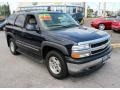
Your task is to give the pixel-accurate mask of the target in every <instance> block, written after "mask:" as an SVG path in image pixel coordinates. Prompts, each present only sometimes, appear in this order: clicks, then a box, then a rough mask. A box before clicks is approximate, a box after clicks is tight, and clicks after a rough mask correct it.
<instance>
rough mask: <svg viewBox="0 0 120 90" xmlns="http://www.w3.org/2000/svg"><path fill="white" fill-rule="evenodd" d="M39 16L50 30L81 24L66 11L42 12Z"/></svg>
mask: <svg viewBox="0 0 120 90" xmlns="http://www.w3.org/2000/svg"><path fill="white" fill-rule="evenodd" d="M38 16H39V19H40V21H42V24H43V25H44V26H45V28H46V29H48V30H57V29H61V28H70V27H76V26H79V24H78V23H77V22H76V21H75V20H74V19H73V18H72V17H71V16H70V15H69V14H65V13H41V14H39V15H38Z"/></svg>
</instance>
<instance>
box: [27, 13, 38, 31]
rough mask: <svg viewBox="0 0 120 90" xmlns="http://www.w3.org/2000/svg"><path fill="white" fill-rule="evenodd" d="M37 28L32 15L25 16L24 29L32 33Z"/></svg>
mask: <svg viewBox="0 0 120 90" xmlns="http://www.w3.org/2000/svg"><path fill="white" fill-rule="evenodd" d="M36 27H37V21H36V18H35V16H34V15H27V18H26V23H25V28H26V29H27V30H29V31H30V30H31V31H34V30H35V29H36Z"/></svg>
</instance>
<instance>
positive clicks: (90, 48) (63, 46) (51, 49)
mask: <svg viewBox="0 0 120 90" xmlns="http://www.w3.org/2000/svg"><path fill="white" fill-rule="evenodd" d="M5 32H6V39H7V43H8V47H9V48H10V51H11V53H12V54H14V55H16V54H18V53H23V52H27V53H28V52H29V54H30V55H34V54H35V55H37V56H39V57H40V60H41V59H43V60H44V61H45V63H46V66H47V68H48V71H49V72H50V74H51V75H52V76H53V77H55V78H57V79H63V78H65V77H66V76H67V75H68V74H69V73H70V74H72V73H76V72H77V73H78V72H79V73H81V72H82V71H85V70H88V71H89V70H91V69H94V68H95V67H99V66H100V65H103V64H104V63H105V62H106V61H107V60H108V59H109V58H110V53H111V46H110V35H109V34H108V33H106V32H104V31H100V30H95V29H93V28H87V27H82V26H80V25H79V24H78V23H77V22H76V21H75V20H74V19H73V18H72V17H71V16H70V15H69V14H66V13H59V12H39V11H36V12H35V11H34V12H32V11H30V12H19V13H14V14H12V15H11V16H10V17H9V18H8V20H7V23H6V27H5Z"/></svg>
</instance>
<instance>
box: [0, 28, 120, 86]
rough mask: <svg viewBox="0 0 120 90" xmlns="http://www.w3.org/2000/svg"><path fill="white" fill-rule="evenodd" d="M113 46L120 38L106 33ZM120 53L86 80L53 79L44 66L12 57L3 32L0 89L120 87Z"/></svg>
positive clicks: (0, 47) (36, 62) (75, 78)
mask: <svg viewBox="0 0 120 90" xmlns="http://www.w3.org/2000/svg"><path fill="white" fill-rule="evenodd" d="M107 32H108V33H109V34H110V35H111V36H112V43H119V42H120V40H119V34H118V33H114V32H113V31H111V30H108V31H107ZM119 58H120V49H119V48H114V49H113V52H112V56H111V59H110V60H109V61H108V62H107V63H106V64H105V65H104V66H103V67H102V68H101V69H99V70H97V71H95V72H93V73H91V74H89V75H87V76H77V77H73V76H69V77H67V78H66V79H64V80H57V79H54V78H53V77H52V76H51V75H50V74H49V73H48V71H47V69H46V67H45V65H44V64H43V63H42V62H41V61H38V60H36V59H35V58H32V57H28V56H25V55H22V54H21V55H17V56H13V55H12V54H11V53H10V51H9V48H8V47H7V43H6V39H5V33H4V32H3V31H0V87H26V88H30V87H58V88H59V87H80V88H82V87H86V88H88V87H120V62H119Z"/></svg>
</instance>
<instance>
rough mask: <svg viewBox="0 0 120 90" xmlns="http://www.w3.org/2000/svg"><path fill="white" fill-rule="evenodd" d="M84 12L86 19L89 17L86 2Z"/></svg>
mask: <svg viewBox="0 0 120 90" xmlns="http://www.w3.org/2000/svg"><path fill="white" fill-rule="evenodd" d="M84 10H85V11H84V12H85V18H86V17H87V3H86V2H84Z"/></svg>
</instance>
